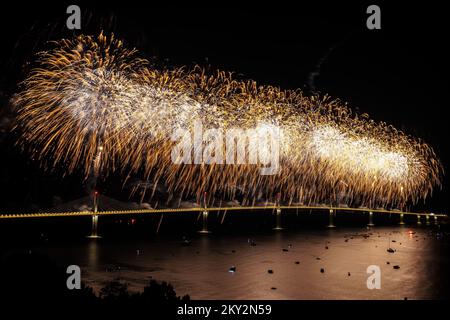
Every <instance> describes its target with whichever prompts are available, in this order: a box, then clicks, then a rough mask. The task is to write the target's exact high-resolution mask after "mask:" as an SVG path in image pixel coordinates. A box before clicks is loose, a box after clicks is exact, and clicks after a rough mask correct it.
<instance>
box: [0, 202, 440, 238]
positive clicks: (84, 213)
mask: <svg viewBox="0 0 450 320" xmlns="http://www.w3.org/2000/svg"><path fill="white" fill-rule="evenodd" d="M293 209H294V210H317V211H328V212H329V223H328V226H327V227H328V228H334V227H335V225H334V218H335V217H336V213H337V212H360V213H368V214H369V221H368V224H367V226H369V227H372V226H374V223H373V214H374V213H380V214H395V215H399V224H401V225H402V224H404V221H403V217H404V216H405V215H412V216H416V217H417V224H418V225H420V224H422V217H425V220H426V224H427V225H430V224H431V222H430V219H432V220H433V222H434V223H435V224H438V219H446V218H447V217H448V216H447V215H446V214H435V213H426V212H408V211H400V210H386V209H369V208H350V207H332V206H306V205H295V206H284V205H270V206H247V207H240V206H235V207H206V206H205V207H195V208H162V209H133V210H112V211H111V210H110V211H98V210H97V207H96V206H94V211H73V212H38V213H23V214H0V219H25V218H28V219H29V218H50V217H80V216H91V217H92V234H91V236H90V237H91V238H97V237H98V232H97V227H98V218H99V217H100V216H115V215H117V216H120V215H147V214H155V215H159V216H160V220H159V223H158V227H157V230H156V232H157V233H158V231H159V228H160V226H161V222H162V220H163V217H164V214H170V213H178V214H183V213H190V212H198V213H199V218H200V214H202V216H203V226H202V229H201V230H200V231H199V233H203V234H207V233H209V231H208V214H209V212H223V216H222V220H221V223H223V221H224V219H225V216H226V214H227V212H229V211H254V210H272V211H273V212H276V225H275V227H274V230H282V229H283V228H282V226H281V213H282V210H293Z"/></svg>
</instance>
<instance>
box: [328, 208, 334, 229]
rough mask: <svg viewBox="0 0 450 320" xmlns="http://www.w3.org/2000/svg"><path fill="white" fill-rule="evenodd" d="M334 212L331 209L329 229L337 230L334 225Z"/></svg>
mask: <svg viewBox="0 0 450 320" xmlns="http://www.w3.org/2000/svg"><path fill="white" fill-rule="evenodd" d="M333 220H334V210H333V209H330V214H329V215H328V226H327V228H336V226H335V225H334V221H333Z"/></svg>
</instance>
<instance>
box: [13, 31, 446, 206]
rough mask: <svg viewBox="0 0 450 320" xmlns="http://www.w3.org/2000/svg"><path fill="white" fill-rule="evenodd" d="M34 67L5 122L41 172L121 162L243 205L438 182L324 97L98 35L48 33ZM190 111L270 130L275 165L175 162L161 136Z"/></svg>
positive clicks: (187, 120)
mask: <svg viewBox="0 0 450 320" xmlns="http://www.w3.org/2000/svg"><path fill="white" fill-rule="evenodd" d="M37 64H38V65H37V66H36V67H35V68H33V69H32V70H31V72H30V74H29V75H28V77H27V78H26V79H25V80H24V81H23V83H22V84H21V85H20V88H21V90H20V92H19V93H18V94H17V95H16V96H15V98H14V99H13V102H14V104H15V106H16V110H17V121H16V126H15V130H16V131H17V132H19V133H20V140H19V143H20V145H22V146H23V147H24V148H25V149H30V150H31V152H32V153H33V155H34V157H35V158H37V159H38V160H39V161H40V163H42V165H43V167H44V168H46V169H49V170H51V169H52V168H55V167H59V168H60V167H63V168H64V169H65V172H67V173H72V172H74V171H77V170H80V171H81V172H83V173H84V175H85V176H88V175H89V174H91V173H92V171H93V170H95V171H96V172H97V173H100V174H102V175H104V176H105V175H107V174H108V173H111V172H115V171H121V172H124V173H125V174H126V175H128V174H130V173H131V174H135V175H141V176H142V177H143V178H144V179H145V181H151V183H152V185H154V186H156V185H157V184H158V182H164V184H165V185H166V186H167V188H168V190H169V192H170V193H171V194H178V195H179V196H180V197H182V196H192V195H195V196H197V197H200V195H201V194H203V192H204V191H207V194H208V201H213V198H214V197H220V198H229V199H233V198H234V196H235V194H236V192H237V191H238V190H239V191H243V193H244V194H245V199H244V203H245V202H247V203H254V202H255V201H258V200H259V199H260V198H264V199H271V198H273V197H274V196H275V195H276V194H277V193H278V192H281V194H282V197H283V200H284V201H287V202H289V203H293V202H295V203H322V202H326V203H337V202H341V203H346V204H348V205H355V204H358V205H365V206H368V207H375V206H376V207H378V206H380V207H381V206H384V207H386V206H391V207H393V206H399V207H402V206H404V205H405V204H407V203H409V202H412V203H415V202H416V201H418V200H419V199H425V198H426V197H427V196H428V195H429V194H430V193H431V191H432V190H433V187H435V186H438V185H440V179H441V176H442V172H443V169H442V166H441V164H440V163H439V161H438V160H437V157H436V155H435V154H434V152H433V150H432V148H431V147H429V146H428V145H427V144H425V143H423V142H422V141H420V140H418V139H414V138H412V137H410V136H408V135H406V134H404V133H403V132H401V131H398V130H396V129H395V128H393V127H392V126H389V125H386V124H384V123H375V122H374V121H372V120H370V119H369V118H368V117H367V116H365V115H363V116H361V115H355V114H352V113H351V110H350V109H349V108H348V107H347V106H346V105H344V104H342V103H341V102H340V101H338V100H332V99H330V98H329V97H319V96H310V97H308V96H304V95H303V93H302V92H301V91H299V90H297V91H283V90H280V89H278V88H275V87H271V86H258V85H257V84H256V83H255V82H253V81H238V80H236V79H234V78H233V77H232V76H231V75H230V74H228V73H225V72H217V73H215V74H207V73H206V72H205V71H204V70H203V69H201V68H199V67H196V68H194V69H193V70H190V71H187V70H185V69H184V68H179V69H173V70H159V69H157V68H154V67H152V65H151V64H150V63H149V61H147V60H145V59H141V58H139V57H138V53H137V51H136V50H128V49H126V48H125V47H124V46H123V43H122V42H121V41H119V40H117V39H115V38H114V37H113V36H111V37H107V36H104V35H103V34H100V36H98V37H91V36H78V37H76V38H74V39H73V40H61V41H58V42H55V43H54V49H51V50H49V51H45V52H42V53H39V54H38V59H37ZM196 119H201V121H202V124H203V125H204V126H205V127H209V128H221V129H224V130H226V129H229V128H235V127H239V128H242V129H248V128H254V127H256V126H257V124H258V123H264V124H266V125H267V126H269V127H270V126H276V127H278V128H280V132H281V135H280V137H281V141H280V144H281V148H280V155H279V156H280V166H281V168H280V171H279V172H278V174H276V175H273V176H261V175H260V171H259V168H258V167H257V166H255V165H251V164H239V165H221V164H210V165H179V164H178V165H177V164H174V163H173V162H172V161H171V156H170V154H171V150H172V148H173V145H174V144H173V141H171V139H170V137H171V135H172V133H173V132H174V131H175V130H177V129H180V128H182V129H189V128H192V126H193V124H194V122H195V120H196ZM247 148H248V149H249V150H250V153H251V152H253V151H252V146H251V145H247Z"/></svg>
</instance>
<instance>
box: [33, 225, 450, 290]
mask: <svg viewBox="0 0 450 320" xmlns="http://www.w3.org/2000/svg"><path fill="white" fill-rule="evenodd" d="M191 240H192V242H191V244H190V245H189V246H183V245H182V240H181V238H179V237H177V236H168V237H160V238H156V239H152V240H122V241H118V240H114V241H112V240H107V239H100V240H89V241H81V242H79V243H76V244H72V245H63V244H58V245H50V244H49V245H46V246H40V247H39V248H36V250H37V251H39V252H42V253H45V254H48V255H49V256H50V257H52V258H53V259H54V260H56V261H58V262H59V263H66V264H67V265H69V264H77V265H79V266H80V267H81V268H82V278H83V280H84V281H85V282H86V283H87V284H88V285H90V286H92V287H93V288H94V289H95V290H99V288H101V287H102V286H103V285H104V284H105V283H106V282H107V281H110V280H113V279H116V278H120V279H121V280H123V281H125V282H127V283H128V284H129V289H130V290H140V289H142V287H143V286H144V285H145V284H146V283H147V282H148V280H149V279H150V278H153V279H157V280H164V281H168V282H170V283H171V284H172V285H173V286H174V288H175V290H176V292H177V294H178V295H184V294H189V295H190V297H191V298H192V299H404V298H405V297H407V298H408V299H442V298H449V296H448V289H447V288H448V283H447V279H448V277H447V276H446V273H447V270H448V267H449V266H450V264H449V259H448V257H447V253H446V252H447V250H448V245H447V243H446V242H444V241H443V240H442V239H439V238H437V237H436V235H435V234H433V233H431V232H430V231H429V230H427V229H420V228H417V229H414V228H410V227H397V226H395V227H377V228H374V229H372V230H367V229H366V228H364V229H362V228H351V229H341V228H339V229H333V230H301V231H295V232H292V231H291V232H288V231H283V232H266V233H263V234H258V235H254V236H252V237H251V240H252V241H254V242H255V244H256V245H255V246H251V245H250V244H249V237H248V236H245V235H242V234H241V235H217V234H212V235H208V236H204V235H203V236H202V235H198V236H195V237H194V238H193V239H191ZM393 240H394V241H395V242H393ZM389 246H390V247H391V248H393V249H394V250H396V251H395V253H389V252H387V248H388V247H389ZM326 247H328V249H327V248H326ZM283 249H287V251H286V250H284V251H283ZM137 250H140V253H139V254H138V252H137ZM319 259H320V260H319ZM296 261H298V262H299V264H296V263H295V262H296ZM387 262H389V264H387ZM369 265H378V266H379V267H380V268H381V289H380V290H377V289H374V290H369V289H368V288H367V284H366V281H367V278H368V277H369V274H367V273H366V269H367V267H368V266H369ZM394 265H398V266H400V269H394V268H393V266H394ZM231 266H235V267H236V272H234V273H231V272H229V268H230V267H231ZM119 267H120V270H119ZM322 268H323V269H324V272H323V273H321V271H320V270H321V269H322ZM269 269H271V270H273V273H272V274H270V273H268V270H269ZM349 273H350V275H349ZM274 288H276V289H274Z"/></svg>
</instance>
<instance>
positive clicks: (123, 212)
mask: <svg viewBox="0 0 450 320" xmlns="http://www.w3.org/2000/svg"><path fill="white" fill-rule="evenodd" d="M276 209H282V210H292V209H301V210H334V211H341V212H361V213H364V212H365V213H367V212H373V213H384V214H404V215H421V216H436V217H447V215H446V214H434V213H426V212H405V211H399V210H384V209H369V208H348V207H325V206H264V207H262V206H255V207H211V208H201V207H198V208H176V209H169V208H167V209H137V210H116V211H98V212H92V211H74V212H38V213H23V214H0V219H17V218H45V217H76V216H94V215H98V216H107V215H127V214H152V213H156V214H157V213H188V212H200V211H205V210H206V211H243V210H276Z"/></svg>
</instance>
